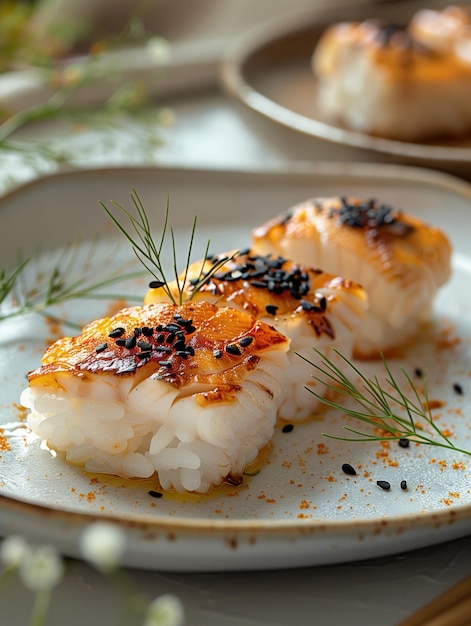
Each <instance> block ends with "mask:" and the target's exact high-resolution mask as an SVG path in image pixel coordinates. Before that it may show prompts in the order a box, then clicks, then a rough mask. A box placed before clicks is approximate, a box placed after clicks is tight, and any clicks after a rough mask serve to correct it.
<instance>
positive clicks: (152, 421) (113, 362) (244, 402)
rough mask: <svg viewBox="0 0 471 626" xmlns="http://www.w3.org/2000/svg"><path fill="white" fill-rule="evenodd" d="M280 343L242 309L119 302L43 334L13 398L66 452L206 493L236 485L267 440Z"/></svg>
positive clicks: (96, 467)
mask: <svg viewBox="0 0 471 626" xmlns="http://www.w3.org/2000/svg"><path fill="white" fill-rule="evenodd" d="M288 347H289V341H288V339H286V337H285V336H284V335H282V334H281V333H280V332H278V331H277V330H275V328H273V326H270V325H268V324H264V323H262V322H260V321H258V320H257V319H256V318H255V317H254V316H253V315H251V314H250V313H248V312H245V311H237V310H234V309H230V308H221V307H216V306H215V305H212V304H210V303H208V302H193V303H187V304H183V305H181V306H179V305H175V304H149V305H147V306H141V307H130V308H126V309H123V310H122V311H120V312H119V313H118V314H116V315H114V316H113V317H110V318H104V319H99V320H96V321H94V322H92V323H91V324H89V325H88V326H86V327H85V328H84V329H83V332H82V334H80V335H78V336H76V337H64V338H62V339H60V340H58V341H57V342H56V343H54V344H53V345H52V346H51V347H50V348H49V349H48V350H47V351H46V352H45V354H44V357H43V359H42V364H41V366H40V367H38V368H37V369H36V370H34V371H32V372H31V373H30V374H29V386H28V387H27V389H25V390H24V391H23V393H22V396H21V402H22V403H23V405H24V406H25V407H27V408H29V409H30V411H31V413H30V415H29V418H28V424H29V426H30V427H31V429H32V430H33V431H34V432H35V433H36V434H37V435H39V437H41V438H42V439H43V440H45V441H46V442H47V444H48V445H49V446H50V447H51V448H53V449H55V450H57V451H59V452H62V453H64V455H65V459H66V460H67V461H69V462H71V463H76V464H81V465H83V466H84V467H85V469H86V470H88V471H90V472H102V473H107V474H115V475H119V476H122V477H126V478H147V477H151V476H154V475H155V474H157V476H158V479H159V482H160V485H161V487H162V488H163V489H174V490H177V491H178V492H200V493H206V492H208V491H210V490H211V489H212V488H213V487H217V486H218V485H220V484H221V483H224V482H228V483H231V484H239V483H240V482H241V481H242V475H243V472H244V468H245V467H246V466H247V465H248V464H250V463H252V462H254V461H255V460H256V459H257V456H258V455H259V453H260V451H261V450H262V449H263V448H264V447H266V446H267V444H269V442H270V439H271V437H272V435H273V432H274V426H275V422H276V418H277V406H278V398H279V397H280V394H281V390H282V387H283V384H284V376H285V371H286V368H287V351H288Z"/></svg>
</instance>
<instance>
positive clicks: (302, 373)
mask: <svg viewBox="0 0 471 626" xmlns="http://www.w3.org/2000/svg"><path fill="white" fill-rule="evenodd" d="M221 261H222V262H223V264H222V265H221V266H219V264H220V262H221ZM215 264H218V265H217V267H218V269H217V271H216V272H215V273H212V268H213V267H215ZM205 275H206V276H210V278H209V280H207V281H203V284H200V285H199V286H196V285H197V283H198V282H199V281H200V278H201V276H205ZM185 278H186V281H185ZM169 287H170V289H171V291H172V295H173V297H174V298H175V299H177V298H178V287H177V284H176V283H175V282H174V283H171V284H170V285H169ZM180 289H182V290H183V297H184V298H188V299H190V298H192V299H193V300H192V301H201V300H204V301H209V302H211V303H214V304H216V305H217V306H223V307H227V306H229V307H234V308H235V309H237V311H246V312H249V313H250V314H251V315H253V316H254V317H255V318H256V319H257V320H260V321H262V322H264V323H267V324H271V325H273V326H274V327H275V328H276V329H277V330H278V331H279V332H281V333H282V334H283V335H286V336H287V337H288V338H289V340H290V349H289V352H288V360H289V364H288V366H287V368H286V370H285V372H284V375H283V393H282V396H281V397H280V402H279V407H278V416H279V417H280V418H281V419H283V420H286V421H298V422H299V421H302V420H305V419H306V418H308V417H309V416H311V415H312V414H313V413H315V411H316V410H317V408H318V405H319V399H318V397H317V395H315V394H313V393H309V391H308V390H310V391H315V393H316V394H318V395H320V396H322V397H326V396H327V395H328V390H327V388H326V387H325V385H323V384H321V383H319V382H318V381H316V380H315V378H314V377H313V376H314V375H315V374H316V370H315V368H314V367H313V364H316V365H320V364H321V357H320V355H319V354H318V353H317V352H316V351H315V350H314V348H316V349H317V350H318V351H319V352H320V353H321V354H323V355H324V356H328V357H329V359H331V360H332V361H334V362H335V363H336V365H337V366H338V367H339V368H340V369H344V368H345V361H343V360H342V359H341V358H340V357H339V355H338V354H337V352H335V349H337V350H338V351H339V352H341V353H342V354H343V355H344V356H347V357H350V356H351V355H352V346H353V341H354V337H355V333H356V331H357V328H359V326H360V323H361V321H362V319H363V316H364V314H365V310H366V308H367V297H366V294H365V291H364V289H363V288H362V287H360V286H359V285H358V284H356V283H354V282H353V281H351V280H346V279H343V278H341V277H339V276H337V275H333V274H327V273H325V272H322V271H321V270H318V269H312V268H311V267H308V266H305V265H300V264H296V263H293V262H292V261H289V260H286V259H284V258H282V257H280V256H271V255H267V256H262V255H257V254H254V253H252V252H251V251H250V250H244V251H242V252H240V253H236V252H235V251H232V252H229V253H227V254H221V255H217V256H213V257H212V258H211V259H207V260H206V261H198V262H196V263H194V264H192V265H190V267H189V268H188V270H187V272H185V273H184V275H183V274H182V276H181V280H180ZM166 300H168V295H167V293H165V290H164V288H162V287H159V288H150V289H149V291H148V293H147V295H146V298H145V302H161V301H166ZM306 388H307V389H306Z"/></svg>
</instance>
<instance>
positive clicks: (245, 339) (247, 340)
mask: <svg viewBox="0 0 471 626" xmlns="http://www.w3.org/2000/svg"><path fill="white" fill-rule="evenodd" d="M252 341H253V337H250V336H247V337H242V339H241V340H240V341H239V344H240V345H241V346H242V347H243V348H246V347H247V346H250V344H251V343H252Z"/></svg>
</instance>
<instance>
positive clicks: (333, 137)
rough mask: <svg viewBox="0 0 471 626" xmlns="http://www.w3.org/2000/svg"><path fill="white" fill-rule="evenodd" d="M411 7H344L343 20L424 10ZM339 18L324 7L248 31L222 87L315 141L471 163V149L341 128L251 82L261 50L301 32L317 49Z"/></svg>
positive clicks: (421, 160) (228, 57) (415, 159)
mask: <svg viewBox="0 0 471 626" xmlns="http://www.w3.org/2000/svg"><path fill="white" fill-rule="evenodd" d="M422 4H423V3H422ZM407 5H408V6H407V8H406V7H405V6H404V3H401V4H397V5H396V4H393V3H391V4H388V3H386V4H380V5H377V6H375V7H374V8H373V7H371V6H368V5H366V6H365V5H363V6H357V7H350V6H348V7H345V9H344V10H342V18H341V19H342V20H343V21H348V20H355V19H360V20H361V19H367V18H369V17H372V15H374V16H377V17H382V16H383V15H387V16H389V15H391V14H392V15H394V12H395V11H397V10H398V9H401V10H402V11H404V9H406V10H407V11H408V12H412V11H413V10H414V9H413V8H414V7H415V9H418V8H421V7H420V4H417V3H416V2H408V3H407ZM402 19H403V18H402ZM338 20H339V13H338V11H337V12H336V11H333V10H329V9H327V10H325V9H324V10H318V11H315V12H313V11H309V12H303V13H300V14H295V15H293V17H292V18H291V19H290V20H279V19H276V20H273V21H272V22H267V23H265V24H263V25H261V26H257V27H255V28H254V29H251V30H249V31H247V32H246V33H244V34H243V35H241V36H240V37H239V38H238V39H236V40H235V41H234V42H233V43H232V45H231V46H230V47H229V48H228V49H227V50H226V53H225V55H224V58H223V62H222V64H221V71H220V82H221V85H222V88H223V89H224V90H225V91H226V92H227V93H228V94H229V95H230V96H232V97H233V98H235V99H236V100H238V101H240V102H241V103H242V104H244V105H245V106H246V107H248V108H249V109H251V110H252V111H254V112H256V113H258V114H260V115H262V116H263V117H265V118H266V119H269V120H271V121H272V122H275V123H277V124H279V125H281V126H284V127H287V128H291V129H292V130H294V131H296V132H299V133H301V134H303V135H306V136H310V137H312V138H314V139H320V140H324V141H327V142H330V143H335V144H342V145H345V146H350V147H353V148H359V149H362V150H366V151H369V152H372V153H382V154H384V155H390V156H391V157H394V158H401V159H403V160H407V162H409V163H411V164H417V165H425V166H426V165H430V166H432V167H433V166H437V167H440V165H443V164H448V165H450V166H452V165H466V164H468V163H471V148H468V147H466V148H463V147H455V146H452V145H451V146H448V145H447V146H439V145H434V144H420V143H407V142H402V141H395V140H392V139H386V138H382V137H375V136H372V135H368V134H366V133H361V132H356V131H353V130H348V129H346V128H341V127H339V126H336V125H334V124H330V123H326V122H324V121H322V120H320V119H316V118H315V117H307V116H305V115H302V114H301V113H298V112H296V111H293V110H291V109H289V108H287V107H285V106H282V105H280V104H278V103H277V102H275V101H274V100H272V99H271V98H270V97H269V96H267V95H265V94H264V93H262V91H260V90H259V89H258V88H257V86H256V85H255V84H253V82H251V81H250V79H249V77H248V76H247V70H246V68H247V67H249V66H250V64H251V63H252V61H253V59H254V58H255V56H256V55H258V54H259V53H260V52H261V51H264V49H269V50H270V49H271V50H276V48H277V46H278V45H279V42H280V41H281V40H283V39H289V40H290V41H291V40H294V39H295V38H296V36H297V35H298V34H300V33H302V32H307V31H312V34H313V47H312V50H313V51H314V45H315V43H314V42H315V35H316V34H320V32H321V31H322V30H323V29H324V28H325V27H326V26H327V25H328V24H330V23H333V22H335V21H338ZM313 80H315V79H314V78H313Z"/></svg>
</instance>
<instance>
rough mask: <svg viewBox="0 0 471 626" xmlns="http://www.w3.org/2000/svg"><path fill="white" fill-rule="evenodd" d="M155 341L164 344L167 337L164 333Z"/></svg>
mask: <svg viewBox="0 0 471 626" xmlns="http://www.w3.org/2000/svg"><path fill="white" fill-rule="evenodd" d="M155 340H156V342H157V343H163V342H164V341H165V335H164V334H163V333H159V334H158V335H157V337H156V338H155Z"/></svg>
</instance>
